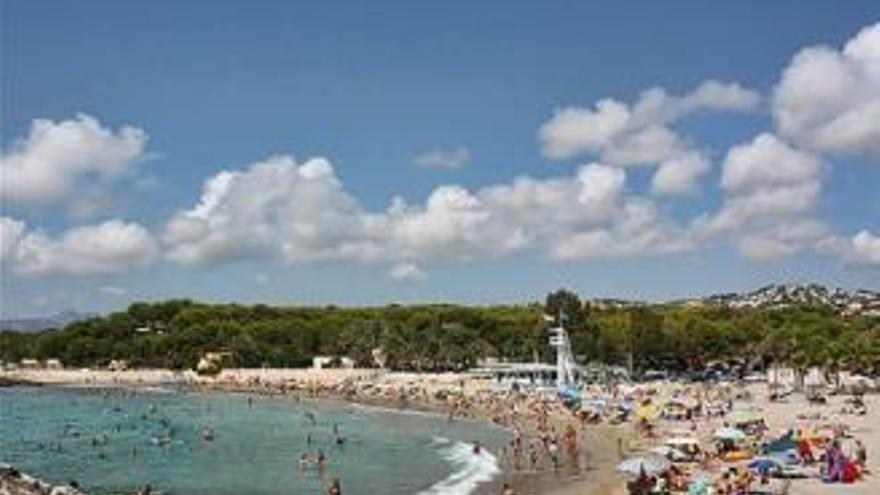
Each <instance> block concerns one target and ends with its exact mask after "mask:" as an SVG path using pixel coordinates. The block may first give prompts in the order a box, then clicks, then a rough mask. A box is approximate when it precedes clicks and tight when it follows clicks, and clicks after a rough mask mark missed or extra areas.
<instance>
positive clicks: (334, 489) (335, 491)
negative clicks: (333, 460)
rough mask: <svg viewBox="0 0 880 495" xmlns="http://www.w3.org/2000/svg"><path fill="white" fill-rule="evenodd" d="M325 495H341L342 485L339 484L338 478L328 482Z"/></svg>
mask: <svg viewBox="0 0 880 495" xmlns="http://www.w3.org/2000/svg"><path fill="white" fill-rule="evenodd" d="M327 495H342V485H341V484H340V483H339V478H334V479H333V481H331V482H330V486H328V487H327Z"/></svg>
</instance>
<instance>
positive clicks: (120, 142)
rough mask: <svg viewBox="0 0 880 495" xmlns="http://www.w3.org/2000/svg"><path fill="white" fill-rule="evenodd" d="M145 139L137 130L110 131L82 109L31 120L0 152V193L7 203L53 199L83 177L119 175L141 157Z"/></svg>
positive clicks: (72, 188) (96, 178)
mask: <svg viewBox="0 0 880 495" xmlns="http://www.w3.org/2000/svg"><path fill="white" fill-rule="evenodd" d="M146 143H147V134H146V133H145V132H144V131H142V130H141V129H138V128H136V127H131V126H123V127H121V128H119V129H118V130H116V131H113V130H112V129H108V128H106V127H103V126H102V125H101V123H100V122H98V120H97V119H95V118H94V117H91V116H89V115H85V114H80V115H78V116H77V117H76V118H75V119H70V120H62V121H58V122H55V121H52V120H47V119H36V120H34V121H33V123H32V124H31V128H30V132H29V134H28V136H27V137H25V138H23V139H20V140H18V141H16V142H14V143H13V145H12V146H11V148H10V149H9V150H6V151H4V152H3V154H2V157H0V196H2V198H3V201H4V202H9V203H24V204H39V205H45V204H57V203H59V202H62V201H64V200H66V199H69V198H71V197H72V196H74V195H75V192H76V188H77V186H78V185H80V184H81V183H82V182H84V181H88V180H92V181H98V182H108V181H111V180H113V179H115V178H118V177H119V176H121V175H123V174H124V173H125V172H126V171H127V170H128V169H129V167H130V166H131V165H132V164H133V163H135V162H136V161H137V160H138V159H140V158H142V157H143V156H144V149H145V147H146Z"/></svg>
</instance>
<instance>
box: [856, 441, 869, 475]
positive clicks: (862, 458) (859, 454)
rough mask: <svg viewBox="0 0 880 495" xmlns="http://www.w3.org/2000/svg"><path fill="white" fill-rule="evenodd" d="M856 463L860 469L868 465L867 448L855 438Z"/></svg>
mask: <svg viewBox="0 0 880 495" xmlns="http://www.w3.org/2000/svg"><path fill="white" fill-rule="evenodd" d="M856 464H858V466H859V468H861V469H862V470H864V469H865V467H866V466H867V465H868V449H867V448H865V444H863V443H862V441H861V440H856Z"/></svg>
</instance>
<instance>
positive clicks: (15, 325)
mask: <svg viewBox="0 0 880 495" xmlns="http://www.w3.org/2000/svg"><path fill="white" fill-rule="evenodd" d="M93 316H95V315H94V313H80V312H78V311H73V310H68V311H62V312H60V313H58V314H56V315H53V316H27V317H22V318H4V319H0V330H12V331H13V332H39V331H41V330H48V329H51V328H63V327H65V326H67V325H69V324H71V323H73V322H75V321H80V320H84V319H86V318H91V317H93Z"/></svg>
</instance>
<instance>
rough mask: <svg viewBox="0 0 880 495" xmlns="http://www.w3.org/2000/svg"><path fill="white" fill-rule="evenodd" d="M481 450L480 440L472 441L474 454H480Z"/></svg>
mask: <svg viewBox="0 0 880 495" xmlns="http://www.w3.org/2000/svg"><path fill="white" fill-rule="evenodd" d="M481 450H482V447H481V446H480V442H474V448H473V451H474V454H475V455H480V451H481Z"/></svg>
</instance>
